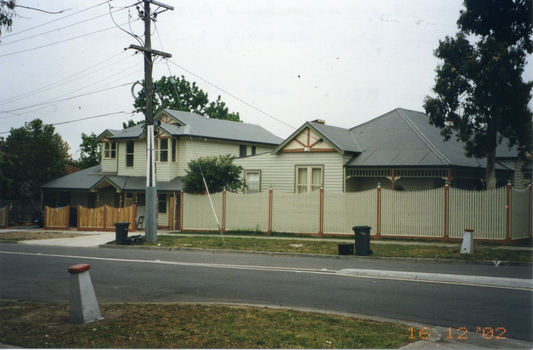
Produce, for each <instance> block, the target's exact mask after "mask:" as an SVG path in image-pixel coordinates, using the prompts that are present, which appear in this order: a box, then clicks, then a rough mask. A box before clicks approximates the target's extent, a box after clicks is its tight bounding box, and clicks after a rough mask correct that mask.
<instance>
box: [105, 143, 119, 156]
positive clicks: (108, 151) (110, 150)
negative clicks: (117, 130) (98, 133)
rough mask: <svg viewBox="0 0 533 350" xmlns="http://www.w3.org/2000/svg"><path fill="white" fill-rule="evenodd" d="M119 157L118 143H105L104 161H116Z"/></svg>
mask: <svg viewBox="0 0 533 350" xmlns="http://www.w3.org/2000/svg"><path fill="white" fill-rule="evenodd" d="M116 157H117V143H116V142H114V141H113V142H104V159H115V158H116Z"/></svg>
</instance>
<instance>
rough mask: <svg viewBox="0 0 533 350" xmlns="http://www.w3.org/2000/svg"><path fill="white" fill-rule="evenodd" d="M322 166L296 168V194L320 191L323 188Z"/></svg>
mask: <svg viewBox="0 0 533 350" xmlns="http://www.w3.org/2000/svg"><path fill="white" fill-rule="evenodd" d="M323 170H324V168H323V167H322V166H299V167H296V193H308V192H313V191H318V190H320V187H322V186H323Z"/></svg>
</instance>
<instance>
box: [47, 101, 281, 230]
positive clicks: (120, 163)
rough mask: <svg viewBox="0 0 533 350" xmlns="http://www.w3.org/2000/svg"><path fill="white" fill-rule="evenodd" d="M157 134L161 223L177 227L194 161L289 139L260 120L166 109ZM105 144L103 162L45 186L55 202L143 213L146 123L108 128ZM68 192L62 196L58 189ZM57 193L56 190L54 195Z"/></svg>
mask: <svg viewBox="0 0 533 350" xmlns="http://www.w3.org/2000/svg"><path fill="white" fill-rule="evenodd" d="M154 119H155V120H156V121H159V122H160V126H159V127H157V128H156V129H157V135H156V137H155V159H156V171H157V193H158V226H159V227H170V228H173V227H175V225H176V220H177V218H178V215H175V213H179V210H178V208H179V196H178V195H177V194H178V192H179V191H181V189H182V181H181V180H182V178H183V177H184V176H185V175H186V173H185V169H186V168H187V164H188V162H189V161H191V160H193V159H197V158H199V157H202V156H217V155H226V154H230V155H233V156H235V157H245V156H250V155H256V154H261V153H269V152H271V151H272V150H273V149H274V148H276V146H277V145H278V144H279V143H281V142H282V141H283V140H282V139H280V138H278V137H277V136H275V135H273V134H272V133H270V132H269V131H267V130H266V129H264V128H262V127H261V126H259V125H254V124H248V123H239V122H232V121H226V120H218V119H210V118H206V117H203V116H200V115H197V114H193V113H188V112H181V111H175V110H169V109H166V110H163V111H162V112H160V113H159V114H158V115H157V116H156V117H155V118H154ZM96 141H97V142H100V143H102V160H101V163H100V165H98V166H95V167H92V168H89V169H85V170H82V171H79V172H77V173H75V174H72V175H67V176H64V177H61V178H59V179H56V180H53V181H51V182H49V183H47V184H46V185H44V186H42V189H43V191H44V193H45V197H47V198H46V199H47V200H46V201H47V202H49V203H50V201H51V200H52V199H53V198H56V201H55V202H54V203H52V205H53V206H63V205H70V206H71V207H77V206H78V205H81V206H83V207H87V208H96V207H100V206H103V205H108V206H113V207H127V206H131V205H134V204H135V205H137V208H138V214H137V216H138V217H139V216H142V215H143V211H144V206H145V190H146V172H147V170H146V169H147V166H146V165H147V164H146V159H147V157H146V153H147V150H146V134H145V130H144V125H137V126H134V127H130V128H127V129H124V130H111V129H107V130H105V131H104V132H102V133H101V134H100V135H99V136H98V137H97V139H96ZM58 192H60V193H62V194H61V195H59V196H58V195H57V193H58ZM52 194H55V195H52Z"/></svg>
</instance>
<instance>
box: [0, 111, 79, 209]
mask: <svg viewBox="0 0 533 350" xmlns="http://www.w3.org/2000/svg"><path fill="white" fill-rule="evenodd" d="M68 151H69V146H68V144H67V143H66V142H64V141H63V139H62V138H61V136H59V134H57V133H55V128H54V126H53V125H45V124H44V123H43V122H42V120H40V119H35V120H33V121H31V122H26V123H25V124H24V127H21V128H18V129H13V128H12V129H11V132H10V135H9V136H8V137H7V138H6V139H5V140H3V139H2V140H0V153H2V154H3V160H2V164H1V165H2V177H3V178H2V184H3V186H2V188H1V191H2V197H4V198H19V199H22V200H30V201H31V200H33V199H35V198H38V196H39V194H40V186H42V185H44V184H45V183H47V182H49V181H51V180H53V179H55V178H58V177H60V176H62V175H65V174H66V171H65V164H67V162H68V161H70V160H71V157H70V155H69V154H68Z"/></svg>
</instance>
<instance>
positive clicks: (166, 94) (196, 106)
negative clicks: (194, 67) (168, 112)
mask: <svg viewBox="0 0 533 350" xmlns="http://www.w3.org/2000/svg"><path fill="white" fill-rule="evenodd" d="M143 85H144V81H143ZM133 106H134V107H135V108H136V111H137V112H142V113H145V112H146V93H145V90H144V88H143V89H141V91H139V94H138V95H137V98H136V99H135V102H134V104H133ZM153 108H154V115H156V114H157V113H159V112H160V111H161V110H163V109H165V108H170V109H174V110H178V111H186V112H192V113H197V114H200V115H203V116H208V117H209V118H214V119H225V120H231V121H237V122H238V121H240V117H239V113H230V112H229V110H228V108H227V107H226V104H225V103H224V102H222V101H221V100H220V96H218V99H217V100H216V101H214V102H209V97H208V94H207V93H205V92H204V91H203V90H202V89H200V88H198V86H196V83H195V82H193V83H192V84H191V83H190V82H188V81H187V80H185V77H184V76H181V79H180V78H179V77H178V78H177V77H175V76H170V77H162V78H161V79H160V80H159V81H157V82H156V84H155V88H154V92H153Z"/></svg>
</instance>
